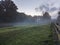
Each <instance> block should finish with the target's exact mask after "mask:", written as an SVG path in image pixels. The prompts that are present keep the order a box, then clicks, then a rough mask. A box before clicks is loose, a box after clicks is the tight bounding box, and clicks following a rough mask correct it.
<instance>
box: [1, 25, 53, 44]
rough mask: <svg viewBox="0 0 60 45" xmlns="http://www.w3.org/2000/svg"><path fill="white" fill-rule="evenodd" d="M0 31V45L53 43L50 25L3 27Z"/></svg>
mask: <svg viewBox="0 0 60 45" xmlns="http://www.w3.org/2000/svg"><path fill="white" fill-rule="evenodd" d="M12 29H13V31H10V30H12ZM15 29H16V30H15ZM6 30H8V31H6ZM0 31H1V32H0V45H54V43H53V39H52V31H51V29H50V25H43V26H33V27H28V28H25V27H15V28H4V29H0Z"/></svg>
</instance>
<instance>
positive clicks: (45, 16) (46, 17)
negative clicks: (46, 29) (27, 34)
mask: <svg viewBox="0 0 60 45" xmlns="http://www.w3.org/2000/svg"><path fill="white" fill-rule="evenodd" d="M43 19H47V20H49V19H51V16H50V15H49V13H48V12H45V13H44V14H43Z"/></svg>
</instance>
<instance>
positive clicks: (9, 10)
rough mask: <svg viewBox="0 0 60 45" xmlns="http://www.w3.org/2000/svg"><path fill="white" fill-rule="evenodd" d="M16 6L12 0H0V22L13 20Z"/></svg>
mask: <svg viewBox="0 0 60 45" xmlns="http://www.w3.org/2000/svg"><path fill="white" fill-rule="evenodd" d="M17 9H18V8H17V6H16V5H15V4H14V2H13V1H12V0H5V1H4V0H1V1H0V10H1V11H0V18H2V19H3V20H2V19H0V20H2V22H14V21H15V20H16V15H17Z"/></svg>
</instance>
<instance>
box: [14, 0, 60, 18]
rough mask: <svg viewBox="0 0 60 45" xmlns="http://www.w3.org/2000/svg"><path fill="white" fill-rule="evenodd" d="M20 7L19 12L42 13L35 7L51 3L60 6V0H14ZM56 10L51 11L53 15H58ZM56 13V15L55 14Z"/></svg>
mask: <svg viewBox="0 0 60 45" xmlns="http://www.w3.org/2000/svg"><path fill="white" fill-rule="evenodd" d="M13 1H14V3H15V4H16V5H17V7H18V11H19V12H24V13H25V14H27V15H32V16H34V15H37V16H38V15H42V13H41V12H40V11H36V10H35V8H38V7H39V6H41V5H46V4H50V5H53V6H54V7H59V5H60V0H13ZM55 13H56V11H55V12H53V13H51V14H52V15H51V16H52V17H56V14H55ZM53 14H54V15H53Z"/></svg>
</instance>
